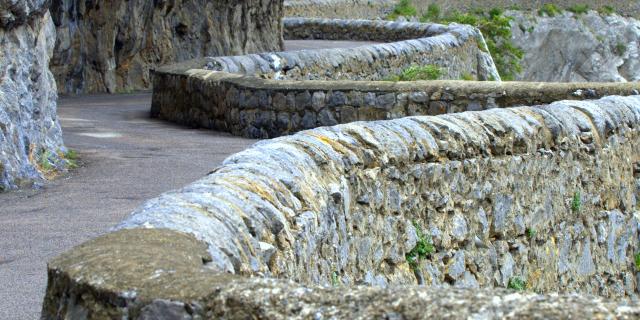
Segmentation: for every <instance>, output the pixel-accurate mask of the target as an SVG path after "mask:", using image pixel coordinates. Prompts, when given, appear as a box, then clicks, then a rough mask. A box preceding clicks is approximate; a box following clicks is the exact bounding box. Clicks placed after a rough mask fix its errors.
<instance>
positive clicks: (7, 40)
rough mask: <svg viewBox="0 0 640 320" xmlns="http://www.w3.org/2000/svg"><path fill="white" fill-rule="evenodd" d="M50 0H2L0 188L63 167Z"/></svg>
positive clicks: (0, 4) (0, 5) (0, 34)
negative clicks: (52, 65)
mask: <svg viewBox="0 0 640 320" xmlns="http://www.w3.org/2000/svg"><path fill="white" fill-rule="evenodd" d="M47 10H48V1H44V0H43V1H5V0H2V1H0V191H1V190H4V189H9V188H14V187H16V186H24V185H28V184H30V183H31V182H33V181H36V180H38V179H40V178H41V177H42V176H43V174H44V173H46V171H53V170H54V169H55V167H56V166H58V167H62V166H63V161H61V159H60V154H62V153H63V152H64V146H63V144H62V133H61V130H60V125H59V124H58V120H57V118H56V99H57V93H56V84H55V81H54V78H53V75H52V74H51V72H50V71H49V58H50V56H51V53H52V51H53V46H54V39H55V28H54V25H53V22H52V20H51V17H50V15H49V13H48V11H47Z"/></svg>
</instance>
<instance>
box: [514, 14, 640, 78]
mask: <svg viewBox="0 0 640 320" xmlns="http://www.w3.org/2000/svg"><path fill="white" fill-rule="evenodd" d="M507 14H508V15H509V16H511V17H513V18H514V20H513V21H512V34H513V37H512V39H513V42H514V44H515V45H516V46H518V47H520V48H522V49H524V51H525V56H524V58H523V60H522V63H521V64H522V66H523V71H522V73H521V74H520V75H519V76H518V77H517V78H518V79H519V80H526V81H561V82H594V81H601V82H607V81H621V82H626V81H638V80H640V50H639V47H640V21H638V20H636V19H633V18H624V17H621V16H619V15H616V14H612V15H601V14H599V13H598V12H595V11H590V12H589V13H587V14H582V15H577V14H573V13H570V12H563V13H562V14H560V15H558V16H555V17H547V16H544V17H540V16H539V15H534V14H531V13H528V12H522V11H510V12H508V13H507Z"/></svg>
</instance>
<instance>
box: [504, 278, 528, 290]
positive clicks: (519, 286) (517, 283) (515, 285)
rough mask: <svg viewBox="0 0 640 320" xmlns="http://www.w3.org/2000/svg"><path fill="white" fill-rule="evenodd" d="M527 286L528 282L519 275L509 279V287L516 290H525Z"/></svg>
mask: <svg viewBox="0 0 640 320" xmlns="http://www.w3.org/2000/svg"><path fill="white" fill-rule="evenodd" d="M526 287H527V282H526V281H524V280H522V279H520V278H519V277H513V278H511V279H509V284H508V285H507V288H509V289H512V290H516V291H524V290H525V288H526Z"/></svg>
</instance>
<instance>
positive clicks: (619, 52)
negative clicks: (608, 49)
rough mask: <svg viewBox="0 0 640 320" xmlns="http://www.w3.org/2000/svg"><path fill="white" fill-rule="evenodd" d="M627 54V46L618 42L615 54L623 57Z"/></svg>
mask: <svg viewBox="0 0 640 320" xmlns="http://www.w3.org/2000/svg"><path fill="white" fill-rule="evenodd" d="M625 52H627V45H626V44H624V43H622V42H618V43H617V44H616V47H615V53H616V54H617V55H619V56H622V55H624V54H625Z"/></svg>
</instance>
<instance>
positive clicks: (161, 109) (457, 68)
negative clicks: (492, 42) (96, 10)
mask: <svg viewBox="0 0 640 320" xmlns="http://www.w3.org/2000/svg"><path fill="white" fill-rule="evenodd" d="M284 24H285V30H286V32H285V35H286V37H287V38H289V39H293V38H295V39H340V38H341V37H342V39H351V38H355V39H356V40H376V41H398V42H393V43H386V44H378V45H370V46H362V47H358V48H353V49H325V50H303V51H296V52H278V53H263V54H253V55H246V56H234V57H209V58H205V59H197V60H191V61H188V62H184V63H180V64H176V65H172V66H168V67H164V68H160V69H159V70H156V71H155V73H154V98H153V106H152V110H151V114H152V116H154V117H159V118H161V119H165V120H170V121H174V122H178V123H182V124H188V125H192V126H202V127H206V128H212V129H218V130H227V131H231V132H233V133H235V134H242V135H246V136H251V137H262V138H266V137H274V136H278V135H281V134H286V133H289V132H294V131H297V130H300V129H303V128H312V127H316V126H318V125H331V124H336V123H338V122H341V121H342V122H346V121H352V120H354V119H357V118H360V119H368V120H371V119H384V118H385V117H384V116H381V115H380V114H381V113H382V114H385V115H386V113H387V112H386V111H381V110H370V111H366V112H369V113H370V115H369V116H361V117H356V116H355V115H356V112H355V109H354V108H357V107H358V105H357V104H356V103H357V102H355V101H354V100H353V99H351V100H349V101H348V100H346V92H339V93H336V94H333V93H332V92H333V87H335V88H343V89H347V88H346V87H345V86H344V85H343V84H340V83H335V82H330V81H329V82H322V83H320V82H313V85H311V86H310V87H309V88H312V87H313V86H315V85H316V83H317V85H320V86H321V87H324V88H326V89H327V90H325V91H331V92H310V91H309V90H308V89H309V88H305V90H302V91H300V90H299V89H296V90H294V91H292V92H289V90H280V92H278V93H277V94H276V92H275V91H274V92H273V94H274V95H273V96H271V92H267V91H264V90H260V92H258V93H257V95H254V94H253V92H249V91H247V90H245V88H248V87H251V86H252V85H251V83H256V84H257V83H259V82H260V81H262V80H260V79H259V78H267V79H272V80H274V81H272V82H268V85H269V86H271V85H275V86H276V87H278V86H280V87H281V88H283V89H286V88H289V87H291V86H297V84H294V83H292V82H280V81H281V80H324V81H328V80H331V81H333V80H341V79H342V80H344V79H351V80H380V79H383V78H385V77H387V76H389V75H395V74H399V73H401V72H402V71H403V70H405V69H406V68H408V67H409V66H411V65H414V64H419V65H428V64H433V65H437V66H438V67H439V68H441V69H442V70H444V78H448V79H459V78H460V77H462V76H465V75H466V76H471V77H473V78H476V79H480V80H486V79H499V75H498V73H497V70H496V68H495V65H494V63H493V60H492V59H491V56H490V55H488V54H487V53H486V52H485V51H486V44H485V43H484V40H483V38H482V35H481V34H480V32H479V31H478V30H477V29H475V28H473V27H469V26H463V25H455V24H454V25H450V26H443V25H438V24H422V23H392V22H384V21H368V20H326V19H298V18H292V19H285V21H284ZM347 30H348V31H347ZM413 37H416V39H411V40H407V39H408V38H413ZM194 69H198V70H201V71H202V72H201V73H198V74H200V75H202V77H193V76H191V75H193V74H194V72H193V71H192V70H194ZM207 70H210V71H214V72H209V71H207ZM230 73H231V74H240V75H244V76H246V78H243V79H244V80H243V81H241V82H239V83H238V84H237V85H236V84H227V82H226V81H222V80H224V79H226V78H233V77H234V76H230V75H229V74H230ZM227 76H229V77H227ZM205 79H212V80H213V79H215V80H214V81H213V82H212V81H203V80H205ZM236 80H237V81H240V79H236ZM300 83H305V82H300ZM309 84H311V83H307V84H306V85H309ZM378 85H379V84H372V85H369V86H368V87H369V88H372V87H374V86H378ZM348 86H353V88H351V90H348V91H354V92H355V91H358V90H359V89H358V88H359V84H357V83H356V82H351V83H350V84H348ZM380 86H381V87H387V88H390V87H389V86H390V84H381V85H380ZM297 88H300V87H297ZM345 91H347V90H345ZM378 91H379V90H378ZM299 92H301V93H300V94H298V93H299ZM305 92H306V93H305ZM364 93H366V92H362V94H360V97H359V98H357V99H359V101H361V104H362V105H363V106H376V105H377V102H376V101H373V102H372V101H371V94H368V95H366V96H365V95H364ZM388 93H389V92H387V95H386V96H385V97H383V98H381V100H380V104H382V105H383V108H389V109H392V108H390V106H391V107H392V106H393V105H395V99H396V98H395V96H394V95H393V94H391V95H389V94H388ZM357 94H359V93H357ZM312 95H313V96H312ZM212 97H215V98H214V99H211V98H212ZM376 99H377V98H376V97H375V96H374V97H373V100H376ZM417 99H421V98H417ZM372 103H373V104H372ZM239 105H242V106H245V105H246V107H247V108H245V109H246V110H244V111H242V112H241V110H240V108H238V107H237V106H239ZM325 105H326V106H328V108H326V110H324V109H325ZM272 106H276V107H272ZM342 107H348V108H350V110H352V112H351V113H350V114H349V111H348V110H346V109H345V110H344V111H339V109H340V108H342ZM242 108H244V107H242ZM307 108H309V109H310V110H311V111H308V112H307V111H306V109H307ZM256 109H261V110H260V112H258V110H256ZM247 111H249V113H250V114H247V113H246V112H247ZM280 111H284V113H281V112H280ZM336 111H337V113H336ZM416 114H419V112H416ZM255 117H260V118H261V119H259V120H256V118H255ZM262 117H265V118H264V119H262ZM276 122H277V124H276Z"/></svg>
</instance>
